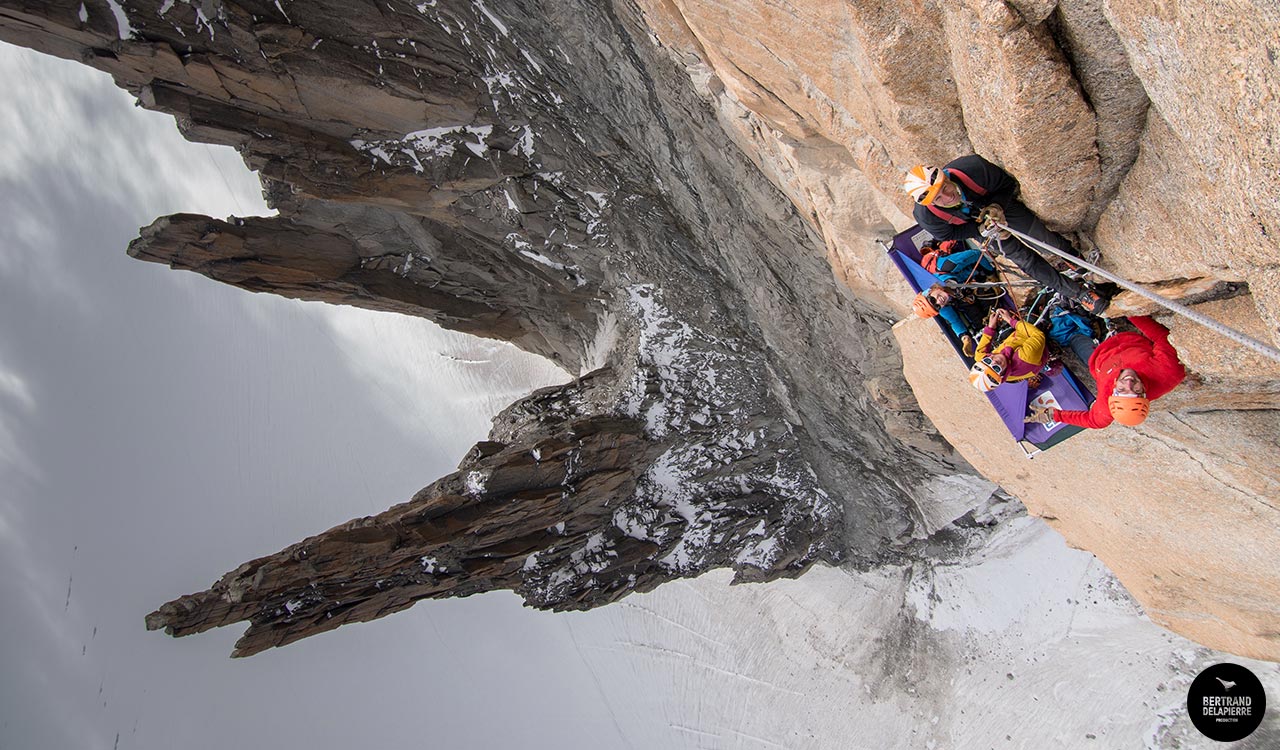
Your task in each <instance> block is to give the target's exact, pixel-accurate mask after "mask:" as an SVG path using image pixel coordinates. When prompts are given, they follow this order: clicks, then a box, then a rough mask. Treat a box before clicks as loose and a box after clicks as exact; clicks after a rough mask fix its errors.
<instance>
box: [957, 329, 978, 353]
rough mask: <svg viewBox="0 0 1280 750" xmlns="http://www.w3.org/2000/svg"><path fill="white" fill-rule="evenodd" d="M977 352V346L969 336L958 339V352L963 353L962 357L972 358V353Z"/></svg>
mask: <svg viewBox="0 0 1280 750" xmlns="http://www.w3.org/2000/svg"><path fill="white" fill-rule="evenodd" d="M977 350H978V344H977V343H976V342H975V341H974V340H973V337H972V336H970V335H969V334H967V333H966V334H965V335H963V336H961V337H960V351H962V352H964V356H966V357H972V356H973V353H974V352H976V351H977Z"/></svg>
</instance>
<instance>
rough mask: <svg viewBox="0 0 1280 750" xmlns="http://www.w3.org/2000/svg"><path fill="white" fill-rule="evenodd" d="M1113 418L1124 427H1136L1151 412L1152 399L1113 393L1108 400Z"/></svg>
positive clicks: (1108, 406)
mask: <svg viewBox="0 0 1280 750" xmlns="http://www.w3.org/2000/svg"><path fill="white" fill-rule="evenodd" d="M1107 408H1109V409H1110V410H1111V418H1112V419H1114V420H1115V421H1117V422H1119V423H1120V424H1122V425H1127V426H1129V427H1136V426H1138V425H1140V424H1142V421H1143V420H1144V419H1146V418H1147V414H1148V413H1149V412H1150V411H1151V399H1148V398H1145V397H1143V396H1135V395H1131V394H1125V393H1113V394H1111V397H1110V398H1108V399H1107Z"/></svg>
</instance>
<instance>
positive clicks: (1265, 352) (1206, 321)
mask: <svg viewBox="0 0 1280 750" xmlns="http://www.w3.org/2000/svg"><path fill="white" fill-rule="evenodd" d="M996 226H997V227H999V228H1001V229H1003V230H1005V231H1006V232H1009V233H1010V234H1012V235H1013V236H1014V237H1017V238H1018V239H1020V240H1022V241H1023V242H1024V243H1026V244H1028V245H1033V246H1035V247H1038V248H1040V249H1042V250H1045V251H1048V252H1050V253H1053V254H1054V255H1057V256H1058V257H1060V258H1062V259H1064V260H1066V261H1067V262H1069V263H1073V264H1075V265H1077V266H1080V267H1081V268H1084V269H1086V270H1088V271H1091V272H1093V273H1095V274H1097V275H1098V276H1101V277H1102V278H1104V279H1107V280H1108V281H1111V282H1114V283H1115V284H1117V285H1119V286H1121V287H1124V288H1125V289H1128V290H1129V291H1131V292H1133V293H1134V294H1137V295H1140V296H1142V297H1146V298H1147V299H1149V300H1151V301H1152V302H1155V303H1156V304H1158V305H1160V306H1162V307H1165V308H1167V309H1169V310H1172V311H1173V312H1176V313H1178V314H1179V315H1181V316H1183V317H1185V318H1188V319H1190V320H1192V321H1194V322H1196V323H1199V324H1200V325H1202V326H1204V327H1205V328H1208V329H1209V330H1211V331H1213V332H1215V333H1219V334H1222V335H1223V336H1226V337H1227V338H1229V339H1231V340H1232V341H1235V342H1236V343H1238V344H1240V345H1242V346H1246V347H1248V348H1250V349H1252V350H1254V351H1256V352H1257V353H1259V354H1261V355H1262V356H1264V357H1267V358H1269V359H1272V360H1275V361H1276V362H1280V349H1276V348H1275V347H1274V346H1270V345H1268V344H1265V343H1263V342H1261V341H1259V340H1257V339H1255V338H1253V337H1252V336H1246V335H1245V334H1243V333H1241V332H1239V331H1237V330H1235V329H1234V328H1230V327H1228V326H1225V325H1223V324H1222V323H1219V322H1218V321H1216V320H1214V319H1213V318H1210V317H1208V316H1205V315H1201V314H1200V313H1198V312H1196V311H1195V310H1192V309H1191V308H1189V307H1187V306H1186V305H1183V304H1181V303H1179V302H1174V301H1173V300H1171V299H1167V298H1165V297H1161V296H1160V295H1158V294H1156V293H1155V292H1152V291H1148V290H1147V289H1143V288H1142V287H1140V286H1138V285H1137V284H1135V283H1133V282H1131V281H1125V280H1124V279H1122V278H1120V277H1119V276H1116V275H1115V274H1112V273H1109V272H1107V271H1104V270H1102V269H1101V268H1098V267H1097V266H1095V265H1093V264H1092V263H1089V262H1088V261H1085V260H1081V259H1080V258H1077V257H1075V256H1074V255H1072V254H1070V253H1067V252H1064V251H1062V250H1059V249H1058V248H1056V247H1053V246H1051V245H1047V244H1045V243H1043V242H1041V241H1040V240H1037V239H1036V238H1034V237H1028V236H1027V235H1025V234H1023V233H1022V232H1019V231H1018V230H1016V229H1014V228H1013V227H1011V226H1009V225H1008V224H996Z"/></svg>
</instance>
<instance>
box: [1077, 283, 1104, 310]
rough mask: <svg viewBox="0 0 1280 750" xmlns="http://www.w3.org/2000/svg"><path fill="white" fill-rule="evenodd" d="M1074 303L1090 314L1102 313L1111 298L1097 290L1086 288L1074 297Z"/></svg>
mask: <svg viewBox="0 0 1280 750" xmlns="http://www.w3.org/2000/svg"><path fill="white" fill-rule="evenodd" d="M1076 304H1077V305H1079V306H1080V307H1081V308H1082V309H1083V310H1084V311H1085V312H1087V313H1089V314H1090V315H1102V313H1104V312H1106V310H1107V307H1108V306H1109V305H1110V304H1111V300H1110V299H1107V298H1106V297H1103V296H1102V295H1101V294H1098V293H1097V292H1094V291H1090V290H1088V289H1086V290H1085V292H1084V294H1082V295H1080V296H1079V297H1077V298H1076Z"/></svg>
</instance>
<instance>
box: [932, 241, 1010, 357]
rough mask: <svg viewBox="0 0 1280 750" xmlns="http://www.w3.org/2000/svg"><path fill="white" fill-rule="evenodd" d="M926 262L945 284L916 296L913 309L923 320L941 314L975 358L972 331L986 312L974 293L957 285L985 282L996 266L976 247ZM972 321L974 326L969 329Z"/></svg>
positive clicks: (966, 353) (936, 285)
mask: <svg viewBox="0 0 1280 750" xmlns="http://www.w3.org/2000/svg"><path fill="white" fill-rule="evenodd" d="M930 261H933V259H930ZM927 263H928V270H930V271H931V272H932V273H933V275H934V276H937V277H938V278H939V279H941V280H942V283H941V284H934V285H933V286H931V287H929V288H928V289H927V290H925V291H923V292H921V293H920V294H918V295H916V298H915V300H913V302H912V308H913V309H914V310H915V312H916V314H917V315H919V316H920V317H922V318H932V317H933V316H935V315H941V316H942V319H943V320H945V321H946V322H947V325H948V326H949V327H950V328H951V332H952V333H954V334H955V335H956V338H958V339H960V347H961V350H962V351H963V352H964V355H965V356H966V357H972V356H973V351H974V340H973V334H972V332H971V329H974V330H976V328H977V327H979V325H980V324H981V323H982V321H983V320H984V319H985V318H986V314H987V311H986V309H985V308H984V306H982V305H981V304H979V303H978V301H977V300H976V299H975V298H974V296H973V295H972V294H966V293H965V291H964V290H962V289H960V288H959V287H958V285H960V284H965V283H968V282H970V281H986V280H987V279H988V278H989V277H990V274H991V273H993V272H994V271H995V266H994V265H993V264H992V263H991V260H990V259H989V258H987V257H986V255H984V254H983V252H982V251H981V250H978V249H974V248H968V249H965V250H958V251H955V252H951V253H948V254H946V255H938V256H936V261H933V262H927ZM935 263H936V265H935ZM966 319H967V320H966ZM969 321H973V323H974V324H973V325H972V326H970V324H969Z"/></svg>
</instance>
